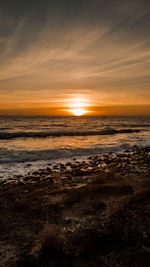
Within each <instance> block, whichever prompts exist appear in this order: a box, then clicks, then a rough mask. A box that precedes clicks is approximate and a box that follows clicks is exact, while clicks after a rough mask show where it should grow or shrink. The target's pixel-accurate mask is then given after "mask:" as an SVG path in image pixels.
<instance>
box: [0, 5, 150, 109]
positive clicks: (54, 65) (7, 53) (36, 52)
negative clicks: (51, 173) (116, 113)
mask: <svg viewBox="0 0 150 267" xmlns="http://www.w3.org/2000/svg"><path fill="white" fill-rule="evenodd" d="M0 25H1V26H0V47H1V48H0V62H1V65H0V96H1V99H2V100H1V102H2V101H3V105H5V102H6V103H7V102H8V99H9V101H10V102H9V103H11V99H10V97H9V96H8V94H13V98H12V101H13V103H15V101H16V103H17V102H19V101H28V102H34V101H33V99H34V98H36V100H35V101H37V102H38V101H40V98H41V94H43V100H42V101H44V99H46V96H47V95H48V97H49V99H51V101H52V100H53V92H54V91H55V92H56V93H55V97H56V99H57V102H58V103H60V101H61V98H62V97H63V96H62V93H66V94H72V93H74V92H76V93H80V92H82V93H83V92H84V91H85V92H86V90H89V95H91V98H93V99H97V98H99V100H95V104H96V101H99V102H102V99H103V103H108V102H111V103H115V101H116V98H117V99H118V101H119V99H120V101H122V102H123V101H125V102H127V103H128V102H133V103H141V102H142V103H149V102H150V94H149V91H148V88H149V84H150V50H149V45H150V35H149V25H150V2H149V1H146V0H144V1H142V0H137V1H129V0H127V1H122V0H114V1H110V0H109V1H108V0H105V1H102V0H101V1H100V0H99V1H98V0H93V1H92V0H86V1H85V0H80V1H78V0H76V1H72V0H68V1H67V0H66V1H65V0H61V1H58V0H56V1H48V0H47V1H44V0H43V1H34V0H32V1H30V2H29V1H24V3H22V2H21V1H19V0H18V1H17V0H14V1H10V0H5V1H1V5H0ZM45 88H46V89H45ZM141 90H142V97H141V99H140V97H139V95H140V92H141ZM29 92H30V96H29ZM35 92H36V96H35ZM60 94H61V95H60ZM93 94H95V95H94V96H93ZM27 95H28V97H27V98H26V96H27ZM102 96H103V97H102ZM126 96H129V97H126ZM45 101H46V100H45ZM52 102H53V101H52Z"/></svg>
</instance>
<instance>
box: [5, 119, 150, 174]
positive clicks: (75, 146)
mask: <svg viewBox="0 0 150 267" xmlns="http://www.w3.org/2000/svg"><path fill="white" fill-rule="evenodd" d="M134 145H137V146H139V147H145V146H150V117H148V116H147V117H142V116H139V117H125V116H123V117H119V116H116V117H115V116H109V117H108V116H104V117H102V116H100V117H99V116H96V117H94V116H91V117H90V116H89V117H88V116H81V117H76V116H68V117H66V116H65V117H63V116H60V117H51V116H0V179H9V178H13V177H19V176H24V175H26V174H28V173H32V172H33V171H36V170H38V169H40V168H41V169H42V168H44V167H47V166H48V165H51V164H55V163H56V162H57V163H58V162H68V161H71V160H73V159H75V158H76V159H83V158H88V157H89V156H93V155H97V154H100V153H103V154H105V153H109V152H112V153H119V152H123V151H125V150H129V149H131V148H132V147H133V146H134Z"/></svg>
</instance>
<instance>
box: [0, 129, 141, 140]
mask: <svg viewBox="0 0 150 267" xmlns="http://www.w3.org/2000/svg"><path fill="white" fill-rule="evenodd" d="M141 131H142V129H120V130H115V129H104V130H101V131H68V132H65V131H62V132H60V131H58V132H45V131H44V132H13V133H10V132H0V139H3V140H4V139H14V138H45V137H61V136H90V135H113V134H123V133H139V132H141Z"/></svg>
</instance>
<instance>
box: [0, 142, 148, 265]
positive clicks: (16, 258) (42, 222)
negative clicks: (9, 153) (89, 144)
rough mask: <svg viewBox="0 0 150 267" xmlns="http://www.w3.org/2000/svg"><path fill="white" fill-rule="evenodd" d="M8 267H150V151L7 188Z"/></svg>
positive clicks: (5, 183)
mask: <svg viewBox="0 0 150 267" xmlns="http://www.w3.org/2000/svg"><path fill="white" fill-rule="evenodd" d="M0 199H1V202H0V207H1V213H0V222H1V227H0V261H1V266H7V267H8V266H9V267H10V266H12V267H13V266H17V267H19V266H149V261H150V241H149V240H150V232H149V221H150V211H149V210H150V209H149V207H150V147H149V146H147V147H143V148H140V147H138V146H134V147H132V148H131V149H128V150H126V151H124V152H119V153H112V152H110V153H105V154H102V153H100V154H97V155H94V156H88V157H87V158H86V159H84V160H83V159H81V158H74V159H72V160H68V161H67V162H66V163H62V162H60V163H55V164H51V165H50V164H49V165H48V166H46V167H45V168H43V169H39V170H36V171H34V172H31V173H30V174H27V175H25V176H24V177H20V178H19V177H18V178H17V177H14V178H10V179H7V180H2V181H1V183H0Z"/></svg>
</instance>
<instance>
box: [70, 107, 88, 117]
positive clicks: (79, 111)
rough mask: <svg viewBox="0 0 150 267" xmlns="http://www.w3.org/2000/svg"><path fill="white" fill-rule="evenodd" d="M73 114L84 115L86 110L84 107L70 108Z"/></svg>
mask: <svg viewBox="0 0 150 267" xmlns="http://www.w3.org/2000/svg"><path fill="white" fill-rule="evenodd" d="M70 111H71V112H72V113H73V115H75V116H82V115H84V114H85V113H87V111H86V110H85V109H84V108H74V109H71V110H70Z"/></svg>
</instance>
